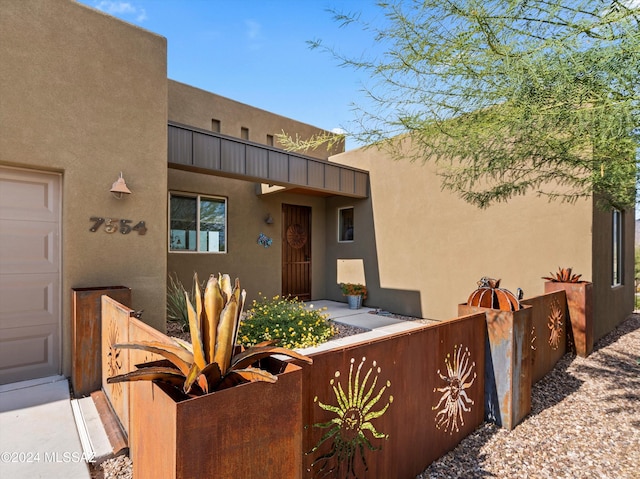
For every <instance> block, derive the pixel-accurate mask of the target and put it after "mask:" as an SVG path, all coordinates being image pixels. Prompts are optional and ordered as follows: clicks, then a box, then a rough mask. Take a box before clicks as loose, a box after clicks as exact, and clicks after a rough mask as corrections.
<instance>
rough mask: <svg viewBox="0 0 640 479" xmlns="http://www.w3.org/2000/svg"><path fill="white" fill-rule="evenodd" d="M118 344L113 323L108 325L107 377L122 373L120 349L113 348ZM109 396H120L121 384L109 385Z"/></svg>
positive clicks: (115, 326)
mask: <svg viewBox="0 0 640 479" xmlns="http://www.w3.org/2000/svg"><path fill="white" fill-rule="evenodd" d="M114 344H118V325H117V323H116V322H115V321H112V322H111V323H110V324H109V351H108V352H107V371H108V375H107V377H112V376H117V375H118V374H121V373H122V372H123V371H122V360H121V359H120V349H118V348H114V347H113V345H114ZM111 394H112V395H113V397H114V398H119V397H120V396H121V395H122V383H113V384H111Z"/></svg>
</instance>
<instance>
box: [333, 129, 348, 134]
mask: <svg viewBox="0 0 640 479" xmlns="http://www.w3.org/2000/svg"><path fill="white" fill-rule="evenodd" d="M331 133H335V134H336V135H344V134H345V133H346V132H345V131H344V130H343V129H342V128H332V129H331Z"/></svg>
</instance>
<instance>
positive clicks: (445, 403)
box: [431, 344, 476, 434]
mask: <svg viewBox="0 0 640 479" xmlns="http://www.w3.org/2000/svg"><path fill="white" fill-rule="evenodd" d="M470 357H471V353H470V352H469V348H464V351H463V349H462V344H460V345H459V346H458V345H456V346H454V348H453V359H452V358H451V355H450V354H447V357H446V359H445V360H444V363H445V365H446V366H447V374H446V375H444V374H442V373H441V372H440V370H439V369H438V375H439V376H440V378H441V379H442V380H443V381H444V382H445V383H446V385H445V386H444V387H441V388H433V392H436V391H437V392H441V393H442V396H441V397H440V400H439V401H438V404H437V405H436V406H434V407H432V408H431V409H432V410H434V411H435V410H438V412H437V413H436V418H435V420H436V428H438V429H444V431H445V432H449V434H453V432H454V430H455V432H458V431H459V430H460V426H464V417H463V413H466V412H470V411H471V406H473V405H474V401H473V399H471V398H470V397H469V396H467V392H466V390H467V389H469V388H470V387H471V386H472V385H473V383H474V382H475V380H476V372H475V371H474V368H475V366H476V363H475V361H474V362H470ZM472 374H473V377H471V375H472ZM458 423H459V424H458Z"/></svg>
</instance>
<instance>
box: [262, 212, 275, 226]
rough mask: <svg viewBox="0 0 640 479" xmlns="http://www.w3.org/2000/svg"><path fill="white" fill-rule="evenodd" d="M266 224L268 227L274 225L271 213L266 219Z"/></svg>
mask: <svg viewBox="0 0 640 479" xmlns="http://www.w3.org/2000/svg"><path fill="white" fill-rule="evenodd" d="M264 222H265V223H267V224H268V225H272V224H273V216H271V213H269V214H268V215H267V216H266V217H265V219H264Z"/></svg>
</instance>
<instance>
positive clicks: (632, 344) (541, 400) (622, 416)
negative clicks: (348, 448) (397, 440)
mask: <svg viewBox="0 0 640 479" xmlns="http://www.w3.org/2000/svg"><path fill="white" fill-rule="evenodd" d="M356 329H357V328H356ZM342 333H343V334H345V335H348V331H347V330H344V331H343V332H342ZM352 334H355V333H354V332H352ZM532 393H533V394H532V411H531V414H530V415H529V416H527V418H525V420H524V421H523V422H522V423H521V424H519V425H518V426H517V427H516V428H515V429H514V430H513V431H510V432H509V431H506V430H504V429H500V428H497V427H495V426H494V425H492V424H487V423H485V424H483V425H482V426H480V427H479V428H478V429H477V430H476V431H475V432H474V433H473V434H471V435H470V436H468V437H466V438H465V439H464V440H463V441H462V442H461V443H460V444H459V445H458V447H457V448H456V449H454V450H453V451H451V452H449V453H448V454H446V455H445V456H443V457H441V458H440V459H439V460H437V461H436V462H434V463H433V464H431V465H430V466H429V467H428V468H427V469H426V470H425V471H424V472H422V473H421V474H420V475H418V476H417V477H416V479H428V478H438V479H440V478H465V479H471V478H493V477H496V478H536V479H538V478H550V479H561V478H567V479H575V478H581V479H589V478H594V479H595V478H598V479H603V478H610V479H631V478H637V477H640V475H639V470H640V315H639V314H633V315H631V316H630V317H629V318H628V319H627V320H626V321H625V322H623V323H622V324H621V325H620V326H618V328H617V329H616V330H614V331H613V332H611V333H610V334H609V335H607V336H606V337H604V338H603V339H601V340H600V341H599V342H598V343H597V344H596V346H595V351H594V353H592V354H591V355H590V356H589V357H588V358H578V357H574V356H572V355H570V354H567V355H565V356H564V357H563V358H562V359H561V360H560V361H559V362H558V364H557V365H556V367H555V369H554V370H553V371H552V372H551V373H549V374H548V375H547V376H545V377H544V378H543V379H542V380H540V381H539V382H538V383H536V384H535V385H534V386H533V391H532ZM92 477H93V478H95V479H100V478H104V479H129V478H131V477H132V476H131V460H130V459H129V458H128V457H127V456H120V457H117V458H114V459H110V460H108V461H105V462H104V463H103V464H102V465H101V466H100V467H98V468H97V469H96V470H94V471H93V472H92ZM372 477H374V476H372ZM376 479H378V478H376Z"/></svg>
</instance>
